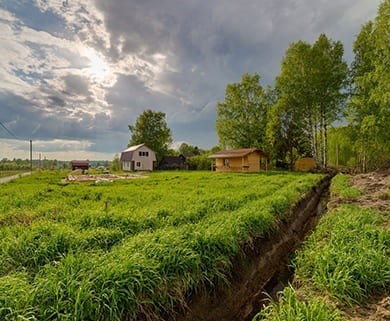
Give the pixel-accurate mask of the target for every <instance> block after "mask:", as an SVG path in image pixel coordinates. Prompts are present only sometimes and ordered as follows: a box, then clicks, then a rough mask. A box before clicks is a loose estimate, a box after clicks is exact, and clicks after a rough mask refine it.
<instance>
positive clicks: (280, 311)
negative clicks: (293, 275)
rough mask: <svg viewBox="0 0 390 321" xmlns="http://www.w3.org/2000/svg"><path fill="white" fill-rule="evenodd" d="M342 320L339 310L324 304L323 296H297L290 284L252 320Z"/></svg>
mask: <svg viewBox="0 0 390 321" xmlns="http://www.w3.org/2000/svg"><path fill="white" fill-rule="evenodd" d="M263 320H268V321H297V320H302V321H342V320H343V319H342V318H341V316H340V313H339V311H338V310H337V309H336V308H334V307H332V306H330V305H329V304H326V303H325V302H324V300H323V298H319V297H314V298H311V299H310V300H308V301H303V300H301V299H299V298H298V296H297V293H296V291H295V290H294V288H292V287H291V286H289V287H286V288H285V289H284V290H283V291H282V292H281V293H280V301H279V302H278V303H275V302H273V303H271V304H270V305H268V306H267V307H265V308H264V310H263V311H261V312H260V313H259V314H257V315H256V316H255V318H254V319H253V321H263Z"/></svg>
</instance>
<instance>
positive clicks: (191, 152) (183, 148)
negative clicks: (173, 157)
mask: <svg viewBox="0 0 390 321" xmlns="http://www.w3.org/2000/svg"><path fill="white" fill-rule="evenodd" d="M178 152H179V154H181V155H184V156H185V157H190V156H195V155H200V154H203V153H204V151H203V150H202V149H200V148H199V147H198V146H193V145H190V144H187V143H182V144H181V145H180V147H179V150H178Z"/></svg>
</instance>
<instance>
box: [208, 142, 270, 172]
mask: <svg viewBox="0 0 390 321" xmlns="http://www.w3.org/2000/svg"><path fill="white" fill-rule="evenodd" d="M209 158H213V159H215V170H216V171H217V172H258V171H260V170H261V169H267V165H268V159H269V155H268V153H266V152H263V151H262V150H260V149H256V148H242V149H231V150H223V151H220V152H216V153H215V154H213V155H210V156H209Z"/></svg>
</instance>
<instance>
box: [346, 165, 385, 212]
mask: <svg viewBox="0 0 390 321" xmlns="http://www.w3.org/2000/svg"><path fill="white" fill-rule="evenodd" d="M351 183H352V185H353V186H354V187H356V188H358V189H359V190H360V191H361V192H362V196H361V197H360V198H359V199H358V200H357V202H358V203H359V205H361V206H364V207H374V208H376V209H379V210H384V211H386V210H387V211H388V210H389V209H390V169H387V170H384V171H379V172H371V173H366V174H359V175H355V176H353V177H352V179H351Z"/></svg>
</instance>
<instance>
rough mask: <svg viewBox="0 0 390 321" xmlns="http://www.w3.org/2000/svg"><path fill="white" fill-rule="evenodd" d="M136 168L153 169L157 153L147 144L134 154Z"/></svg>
mask: <svg viewBox="0 0 390 321" xmlns="http://www.w3.org/2000/svg"><path fill="white" fill-rule="evenodd" d="M133 161H134V170H136V171H143V170H146V171H152V170H153V162H155V161H156V154H155V152H154V151H152V150H151V149H150V148H149V147H147V146H142V147H140V148H138V149H137V150H135V151H134V154H133Z"/></svg>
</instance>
